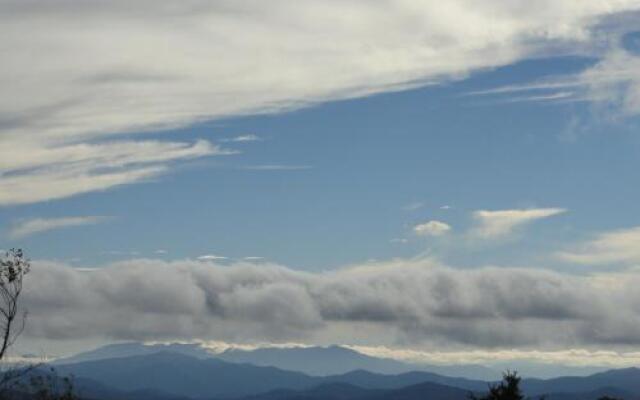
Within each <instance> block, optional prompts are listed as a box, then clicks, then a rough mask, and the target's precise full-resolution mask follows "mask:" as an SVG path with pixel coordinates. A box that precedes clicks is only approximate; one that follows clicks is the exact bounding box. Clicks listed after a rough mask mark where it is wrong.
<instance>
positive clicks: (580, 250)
mask: <svg viewBox="0 0 640 400" xmlns="http://www.w3.org/2000/svg"><path fill="white" fill-rule="evenodd" d="M557 255H558V257H560V258H561V259H563V260H565V261H567V262H571V263H578V264H593V265H600V264H614V265H615V264H633V263H636V264H640V227H634V228H629V229H619V230H614V231H610V232H605V233H602V234H600V235H598V236H597V237H596V238H594V239H592V240H589V241H587V242H585V243H582V244H580V245H578V246H575V247H574V248H572V249H569V250H566V251H563V252H559V253H558V254H557Z"/></svg>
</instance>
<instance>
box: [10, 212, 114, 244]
mask: <svg viewBox="0 0 640 400" xmlns="http://www.w3.org/2000/svg"><path fill="white" fill-rule="evenodd" d="M110 219H112V217H105V216H83V217H62V218H33V219H27V220H23V221H19V222H17V223H15V224H14V225H13V226H12V227H11V229H10V230H9V234H8V235H9V237H10V238H11V239H22V238H25V237H27V236H32V235H35V234H39V233H43V232H47V231H52V230H57V229H63V228H71V227H77V226H83V225H95V224H98V223H102V222H106V221H109V220H110Z"/></svg>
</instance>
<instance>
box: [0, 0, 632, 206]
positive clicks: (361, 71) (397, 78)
mask: <svg viewBox="0 0 640 400" xmlns="http://www.w3.org/2000/svg"><path fill="white" fill-rule="evenodd" d="M638 8H640V6H639V5H638V3H637V1H633V0H618V1H600V0H584V1H581V2H579V3H578V2H575V1H572V0H564V1H558V0H555V1H543V2H529V1H506V0H501V1H495V2H491V3H488V2H482V3H480V2H474V1H470V0H455V1H453V0H452V1H448V2H446V3H442V2H440V3H437V4H436V3H425V2H421V1H412V0H400V1H385V2H366V1H359V0H348V1H340V2H333V1H329V2H328V1H323V0H318V1H304V2H292V1H281V0H272V1H269V2H264V1H255V0H247V1H215V2H214V1H211V2H208V1H197V0H189V1H183V2H180V3H179V4H176V3H175V2H167V1H137V2H135V3H131V2H128V1H120V0H113V1H104V2H100V3H95V2H93V3H85V4H78V2H74V1H60V2H56V3H55V5H52V4H51V3H50V2H46V1H41V2H34V1H29V2H25V1H4V2H2V4H1V5H0V38H2V39H1V40H0V53H1V54H3V63H2V70H1V71H0V80H1V83H2V87H3V90H2V93H1V94H0V206H3V205H11V204H25V203H33V202H39V201H44V200H50V199H60V198H64V197H69V196H73V195H77V194H81V193H87V192H92V191H98V190H105V189H109V188H112V187H115V186H118V185H122V184H127V183H134V182H139V181H143V180H148V179H151V178H155V177H157V176H159V175H161V174H163V173H165V172H166V171H167V169H168V168H170V165H171V163H172V162H175V161H181V160H184V159H188V158H194V157H203V156H208V155H213V154H219V152H220V150H219V149H217V148H215V146H213V145H212V144H210V143H208V142H204V141H201V142H197V143H193V144H191V143H183V142H170V143H157V142H149V141H143V142H138V141H137V140H138V139H136V140H123V139H122V137H123V134H130V133H132V132H152V131H155V132H157V131H158V130H162V129H168V128H174V127H180V126H187V125H189V124H193V123H197V122H200V121H203V120H209V119H215V118H221V117H228V116H235V115H244V114H251V113H260V112H276V111H280V110H283V109H291V108H297V107H303V106H307V105H309V104H314V103H317V102H321V101H327V100H335V99H344V98H352V97H357V96H364V95H368V94H373V93H380V92H385V91H390V90H399V89H403V88H408V87H415V86H420V85H426V84H430V83H439V82H443V81H447V80H451V79H460V78H462V77H465V76H467V75H468V74H469V73H471V72H473V71H476V70H479V69H484V68H491V67H496V66H501V65H506V64H509V63H512V62H515V61H518V60H522V59H524V58H527V57H532V56H538V55H551V54H554V55H557V54H567V53H574V52H575V51H576V49H578V48H579V49H581V50H584V51H586V52H588V51H589V49H590V48H592V47H593V42H594V38H593V34H592V33H593V28H594V26H596V25H598V23H599V22H601V21H602V20H603V19H606V18H608V17H610V16H611V15H614V14H616V13H623V12H627V11H632V10H637V9H638ZM611 60H613V59H611ZM625 63H626V61H625V60H621V61H620V62H617V63H616V62H612V61H606V62H605V63H603V64H602V68H601V70H602V72H603V73H604V74H605V75H609V74H610V71H613V72H614V73H615V72H616V71H617V70H618V67H620V66H624V65H628V64H625ZM625 68H627V70H628V68H632V66H631V67H625ZM596 72H597V71H596ZM594 73H595V72H594ZM633 87H635V86H633ZM630 93H635V91H632V92H630ZM636 97H637V96H636ZM634 98H635V97H633V96H631V97H629V99H630V100H628V101H627V102H626V103H627V104H628V105H629V107H633V106H634V105H635V104H636V102H635V100H633V99H634ZM105 140H111V142H109V143H105ZM145 148H148V149H152V150H153V151H152V152H151V153H152V154H154V155H156V158H154V159H153V160H149V159H148V157H147V154H148V152H146V151H145ZM78 159H79V161H77V162H76V161H74V160H78Z"/></svg>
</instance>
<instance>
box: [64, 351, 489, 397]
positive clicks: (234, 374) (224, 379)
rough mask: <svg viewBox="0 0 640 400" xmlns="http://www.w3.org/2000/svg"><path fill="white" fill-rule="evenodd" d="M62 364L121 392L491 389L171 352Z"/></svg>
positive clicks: (428, 377) (457, 381)
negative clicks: (337, 386)
mask: <svg viewBox="0 0 640 400" xmlns="http://www.w3.org/2000/svg"><path fill="white" fill-rule="evenodd" d="M57 368H58V370H59V371H60V373H63V374H73V375H74V376H76V377H79V378H82V379H87V380H92V381H96V382H99V383H100V384H102V385H104V386H106V387H109V388H113V389H116V390H121V391H134V390H143V389H154V390H158V391H161V392H164V393H168V394H172V395H176V396H187V397H193V398H204V397H240V396H248V395H256V394H259V393H264V392H268V391H271V390H276V389H293V390H306V389H309V388H312V387H314V386H317V385H321V384H325V383H346V384H352V385H355V386H360V387H363V388H371V389H398V388H401V387H404V386H408V385H413V384H417V383H424V382H432V383H436V384H442V385H449V386H452V387H459V388H463V389H464V390H479V389H483V388H485V387H486V383H485V382H483V381H473V380H468V379H463V378H450V377H444V376H440V375H437V374H433V373H429V372H409V373H404V374H399V375H381V374H374V373H371V372H368V371H352V372H350V373H347V374H343V375H333V376H327V377H314V376H309V375H306V374H303V373H300V372H295V371H285V370H282V369H279V368H275V367H264V366H255V365H251V364H239V363H231V362H227V361H222V360H218V359H215V358H206V359H203V358H195V357H191V356H187V355H184V354H178V353H172V352H159V353H152V354H146V355H138V356H131V357H116V358H109V359H102V360H92V361H85V362H78V363H64V364H59V365H58V366H57Z"/></svg>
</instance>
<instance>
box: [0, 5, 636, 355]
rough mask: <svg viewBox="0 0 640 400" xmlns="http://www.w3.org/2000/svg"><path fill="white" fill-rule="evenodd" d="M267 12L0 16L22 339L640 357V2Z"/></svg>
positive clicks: (81, 9)
mask: <svg viewBox="0 0 640 400" xmlns="http://www.w3.org/2000/svg"><path fill="white" fill-rule="evenodd" d="M265 4H266V3H265V2H260V1H251V0H247V1H239V2H226V1H205V2H198V1H193V2H192V1H187V2H183V3H181V4H180V5H175V3H174V4H172V3H169V2H162V1H160V2H158V1H153V2H151V1H139V2H136V3H135V4H130V3H129V2H121V1H117V0H114V1H108V2H101V3H100V4H94V5H78V4H77V3H76V2H62V3H60V4H59V5H58V6H57V7H55V8H52V7H51V6H50V5H49V4H48V3H46V2H30V3H24V2H19V1H18V2H11V1H10V2H5V3H3V4H2V5H0V8H2V9H1V11H2V12H0V27H1V28H0V37H1V38H4V40H2V41H1V42H0V53H2V54H5V53H6V54H7V55H9V56H8V57H3V58H4V59H6V60H8V61H6V62H5V63H4V65H3V66H2V67H1V68H2V69H0V78H1V79H2V84H3V88H4V90H3V91H2V93H1V94H0V248H5V249H6V248H11V247H21V248H24V249H26V250H27V252H28V254H29V256H30V257H31V258H32V259H33V260H34V268H33V272H32V273H31V275H30V276H29V278H30V280H29V282H30V284H29V286H28V287H27V288H26V292H25V306H26V307H27V308H29V310H30V316H31V317H30V320H29V325H28V326H27V330H26V331H25V338H26V342H25V343H26V346H27V347H29V346H32V345H33V346H45V347H48V348H52V349H55V350H54V351H55V352H65V351H68V350H70V349H77V348H78V347H81V346H82V345H86V344H87V343H98V342H109V341H120V340H164V341H170V340H182V341H190V340H205V341H206V340H219V341H225V342H228V343H244V344H247V343H249V344H251V343H253V344H255V343H281V344H282V343H290V342H295V343H303V344H331V343H343V344H350V345H355V346H368V347H370V348H378V349H380V348H384V349H401V350H403V351H406V350H408V349H409V350H411V351H419V352H422V353H420V354H422V356H423V357H425V360H430V359H434V356H433V354H434V353H433V352H434V351H436V350H437V351H439V352H440V353H438V356H437V357H440V358H438V359H439V360H441V359H442V357H444V358H445V359H446V358H447V357H450V359H451V360H456V361H457V362H459V361H460V360H461V359H465V357H467V358H466V359H467V360H473V361H474V362H476V361H478V357H479V356H478V354H484V355H485V356H482V357H485V359H487V360H491V359H492V357H493V356H492V353H491V351H493V350H495V349H501V350H503V352H502V353H500V354H501V357H504V359H505V360H513V359H520V360H521V359H530V358H531V357H534V358H535V357H541V358H542V361H545V360H546V361H549V360H564V361H566V362H568V363H575V364H579V365H595V364H598V365H602V364H607V365H617V366H621V365H629V364H631V363H637V362H640V357H638V356H637V354H636V353H634V346H636V345H638V344H640V340H639V339H638V338H640V324H638V323H637V322H638V321H640V314H638V311H637V310H639V309H640V298H638V296H637V294H636V292H637V290H636V287H637V284H640V273H638V266H639V265H640V250H639V249H640V246H639V245H638V244H639V243H640V216H638V203H639V200H640V188H639V186H638V185H637V184H636V181H637V171H639V170H640V157H638V154H639V152H640V136H638V134H637V133H638V128H639V127H640V119H639V117H638V115H639V111H640V74H639V73H638V71H640V55H639V54H640V53H639V50H638V49H640V46H639V44H638V37H640V35H639V33H638V31H637V26H638V18H639V17H638V15H640V14H638V13H639V12H640V4H638V2H637V1H632V0H629V1H627V0H620V1H596V0H593V1H591V0H585V1H584V2H580V3H577V2H574V1H570V0H567V1H558V0H556V1H548V2H535V3H532V2H524V1H507V0H504V1H496V2H491V3H478V2H473V1H467V0H455V1H450V2H446V4H444V3H443V4H437V5H434V4H430V3H424V2H419V1H411V0H403V1H400V0H399V1H389V2H367V1H359V0H348V1H341V2H326V1H313V0H309V1H306V2H291V1H288V0H273V1H270V2H269V6H265ZM7 38H8V40H7ZM61 288H62V289H64V290H61ZM514 288H516V289H517V290H513V289H514ZM96 316H99V317H96ZM176 320H179V321H180V324H175V323H173V322H172V321H176ZM123 321H124V322H123ZM363 332H366V335H365V334H363ZM576 349H577V350H579V351H578V352H577V353H576V352H574V350H576ZM478 351H480V352H485V353H478ZM445 353H446V354H445ZM443 354H444V355H443ZM447 354H448V355H449V356H447ZM465 354H466V356H465ZM430 357H431V358H430ZM437 357H436V358H437ZM482 357H480V358H482Z"/></svg>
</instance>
